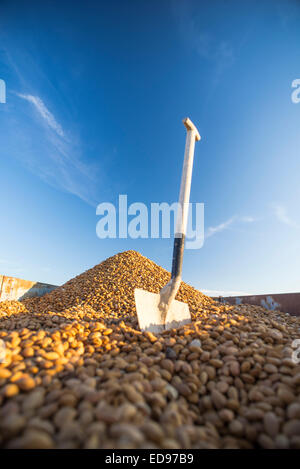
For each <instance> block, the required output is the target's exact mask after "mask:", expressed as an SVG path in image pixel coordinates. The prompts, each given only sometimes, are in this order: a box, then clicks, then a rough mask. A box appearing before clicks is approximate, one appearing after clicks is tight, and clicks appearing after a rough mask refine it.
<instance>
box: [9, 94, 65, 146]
mask: <svg viewBox="0 0 300 469" xmlns="http://www.w3.org/2000/svg"><path fill="white" fill-rule="evenodd" d="M17 96H19V98H22V99H25V100H26V101H28V102H29V103H31V104H33V106H34V107H35V109H36V110H37V112H38V113H39V115H40V116H41V117H42V119H43V120H44V122H45V123H46V124H47V125H48V126H49V127H51V129H53V130H54V131H55V132H56V133H57V134H58V135H59V136H60V137H64V131H63V129H62V127H61V125H60V124H59V123H58V122H57V121H56V119H55V117H54V115H53V114H52V113H51V112H50V111H49V109H48V108H47V107H46V105H45V103H44V102H43V101H42V99H41V98H39V97H38V96H32V95H31V94H21V93H17Z"/></svg>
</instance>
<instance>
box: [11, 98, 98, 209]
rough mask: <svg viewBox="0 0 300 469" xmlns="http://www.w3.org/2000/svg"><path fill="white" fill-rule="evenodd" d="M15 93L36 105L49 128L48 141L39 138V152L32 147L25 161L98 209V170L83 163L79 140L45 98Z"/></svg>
mask: <svg viewBox="0 0 300 469" xmlns="http://www.w3.org/2000/svg"><path fill="white" fill-rule="evenodd" d="M15 94H16V95H17V96H18V97H19V98H21V99H22V100H24V101H26V102H28V103H30V104H31V105H33V107H34V109H35V110H36V111H37V113H38V114H37V115H38V116H39V119H38V124H39V125H43V126H44V129H45V133H44V139H42V138H41V135H39V146H40V149H39V153H37V152H36V151H31V148H29V151H28V152H27V154H28V157H27V158H26V152H25V151H24V152H23V153H22V162H23V163H24V164H26V166H27V167H28V169H30V170H31V171H32V172H33V173H34V174H36V175H37V176H38V177H39V178H40V179H42V180H43V181H44V182H45V183H47V184H48V185H50V186H52V187H55V188H58V189H60V190H63V191H65V192H69V193H71V194H73V195H75V196H77V197H79V198H80V199H81V200H83V201H84V202H86V203H88V204H89V205H91V206H93V207H95V206H96V205H97V198H96V195H95V194H96V174H97V169H96V168H95V167H91V165H88V164H86V163H85V162H84V161H82V159H81V157H80V153H81V148H80V143H79V142H78V139H75V138H69V137H68V138H67V135H70V132H66V131H65V129H63V127H62V126H61V124H60V123H59V122H58V120H57V118H56V117H55V115H54V113H53V112H50V110H49V109H48V107H47V106H46V104H45V102H44V100H43V99H42V98H41V97H39V96H37V95H36V94H24V93H15ZM32 130H33V132H34V131H35V130H34V129H33V128H32Z"/></svg>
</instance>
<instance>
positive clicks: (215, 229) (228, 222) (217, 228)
mask: <svg viewBox="0 0 300 469" xmlns="http://www.w3.org/2000/svg"><path fill="white" fill-rule="evenodd" d="M235 218H236V217H235V216H233V217H231V218H229V220H226V221H225V222H223V223H220V224H219V225H217V226H210V227H209V228H208V229H207V232H206V235H205V237H206V238H209V237H210V236H213V235H215V234H216V233H219V232H221V231H224V230H226V228H228V227H229V226H230V225H231V224H232V223H233V221H234V220H235Z"/></svg>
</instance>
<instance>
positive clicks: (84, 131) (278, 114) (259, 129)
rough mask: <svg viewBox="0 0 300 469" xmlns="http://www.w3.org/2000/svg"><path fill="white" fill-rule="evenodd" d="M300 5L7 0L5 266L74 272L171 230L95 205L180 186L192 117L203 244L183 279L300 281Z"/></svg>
mask: <svg viewBox="0 0 300 469" xmlns="http://www.w3.org/2000/svg"><path fill="white" fill-rule="evenodd" d="M297 78H300V4H299V2H296V1H288V0H282V1H279V0H278V1H276V0H273V1H260V2H255V1H243V2H238V1H226V2H225V1H210V2H208V1H207V2H204V1H201V2H200V1H192V0H186V1H179V0H161V1H159V2H158V1H152V2H146V1H141V0H120V1H118V0H113V1H111V2H104V1H103V2H102V1H89V0H87V1H85V2H69V1H60V2H58V1H56V2H53V1H51V2H50V1H48V0H45V1H43V2H40V1H33V0H30V1H18V0H16V1H14V2H10V1H8V0H1V4H0V79H3V80H5V82H6V87H7V99H6V101H7V102H6V104H0V142H1V147H0V187H1V198H0V210H1V230H0V273H2V274H5V275H12V276H17V277H21V278H25V279H30V280H39V281H44V282H49V283H53V284H61V283H63V282H65V281H66V280H68V279H69V278H71V277H73V276H75V275H77V274H79V273H81V272H82V271H84V270H85V269H87V268H90V267H92V266H93V265H95V264H97V263H99V262H101V261H102V260H104V259H105V258H107V257H109V256H111V255H113V254H115V253H117V252H120V251H124V250H128V249H136V250H138V251H140V252H141V253H142V254H144V255H146V256H147V257H149V258H151V259H153V260H154V261H155V262H157V263H158V264H160V265H162V266H163V267H165V268H167V269H169V270H170V267H171V255H172V240H167V239H153V240H152V239H147V240H145V239H137V240H132V239H105V240H100V239H99V238H97V236H96V224H97V221H98V220H99V217H97V216H96V206H97V204H99V203H101V202H111V203H114V204H116V203H117V201H118V195H119V194H127V195H128V202H129V203H132V202H136V201H138V202H144V203H146V204H148V205H149V204H150V203H151V202H163V201H165V202H169V203H172V202H174V201H176V200H177V196H178V191H179V183H180V173H181V165H182V159H183V151H184V142H185V129H184V127H183V125H182V118H184V117H186V116H189V117H190V118H191V119H192V120H193V122H194V123H195V124H196V125H197V127H198V129H199V131H200V134H201V135H202V140H201V142H200V143H197V145H196V152H195V161H194V172H193V181H192V190H191V201H192V202H203V203H204V204H205V232H206V235H207V236H206V239H205V242H204V245H203V247H202V248H201V249H199V250H186V251H185V257H184V268H183V279H184V280H185V281H187V282H188V283H190V284H192V285H194V286H195V287H196V288H199V289H200V290H202V291H205V292H208V293H211V294H213V293H214V292H215V294H219V293H221V294H224V295H226V294H232V293H234V292H237V293H239V294H241V293H275V292H277V293H278V292H292V291H299V285H300V254H299V253H300V236H299V235H300V214H299V199H300V197H299V196H300V184H299V174H300V159H299V156H300V155H299V148H300V103H299V104H295V103H293V102H292V100H291V94H292V91H293V89H292V87H291V84H292V81H293V80H295V79H297Z"/></svg>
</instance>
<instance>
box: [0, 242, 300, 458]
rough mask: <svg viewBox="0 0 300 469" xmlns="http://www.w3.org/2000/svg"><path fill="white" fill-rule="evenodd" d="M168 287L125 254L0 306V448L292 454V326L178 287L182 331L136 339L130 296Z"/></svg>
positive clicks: (297, 384) (299, 444)
mask: <svg viewBox="0 0 300 469" xmlns="http://www.w3.org/2000/svg"><path fill="white" fill-rule="evenodd" d="M169 278H170V275H169V273H168V272H166V271H165V270H164V269H162V268H161V267H159V266H157V265H156V264H154V263H153V262H152V261H150V260H149V259H147V258H145V257H143V256H142V255H140V254H139V253H137V252H134V251H128V252H124V253H121V254H118V255H116V256H114V257H111V258H109V259H107V260H106V261H104V262H102V263H101V264H99V265H97V266H96V267H94V268H93V269H90V270H88V271H87V272H85V273H83V274H82V275H79V276H78V277H76V278H74V279H72V280H70V281H69V282H67V283H66V284H65V285H63V286H62V287H59V288H57V289H56V290H54V291H52V292H50V293H48V294H47V295H45V296H44V297H42V298H31V299H28V300H24V302H23V303H19V302H3V303H0V446H1V447H2V448H108V449H110V448H118V449H122V448H129V449H134V448H153V449H155V448H167V449H178V448H194V449H196V448H298V449H299V448H300V363H299V364H298V363H297V362H298V360H295V357H294V356H293V352H294V349H293V347H292V343H293V341H294V340H295V339H299V338H300V317H293V316H289V315H287V314H284V313H280V312H278V311H267V310H265V309H264V308H262V307H258V306H249V305H240V306H229V305H226V304H219V303H218V302H215V301H213V300H212V299H211V298H209V297H207V296H205V295H203V294H202V293H200V292H198V291H197V290H195V289H194V288H192V287H190V286H188V285H186V284H184V283H182V285H181V287H180V290H179V292H178V295H177V299H178V300H180V301H184V302H186V303H188V305H189V308H190V311H191V315H192V323H191V324H189V325H186V326H183V327H181V328H179V329H172V330H169V331H165V332H164V333H163V334H161V335H157V336H155V335H154V334H152V333H149V332H148V333H147V332H141V331H140V330H139V327H138V323H137V317H136V310H135V304H134V289H135V288H143V289H144V290H148V291H151V292H154V293H158V292H159V291H160V289H161V288H162V287H163V286H164V285H165V284H166V283H167V281H168V280H169ZM1 347H2V348H1ZM3 350H4V351H5V353H4V355H3Z"/></svg>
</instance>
